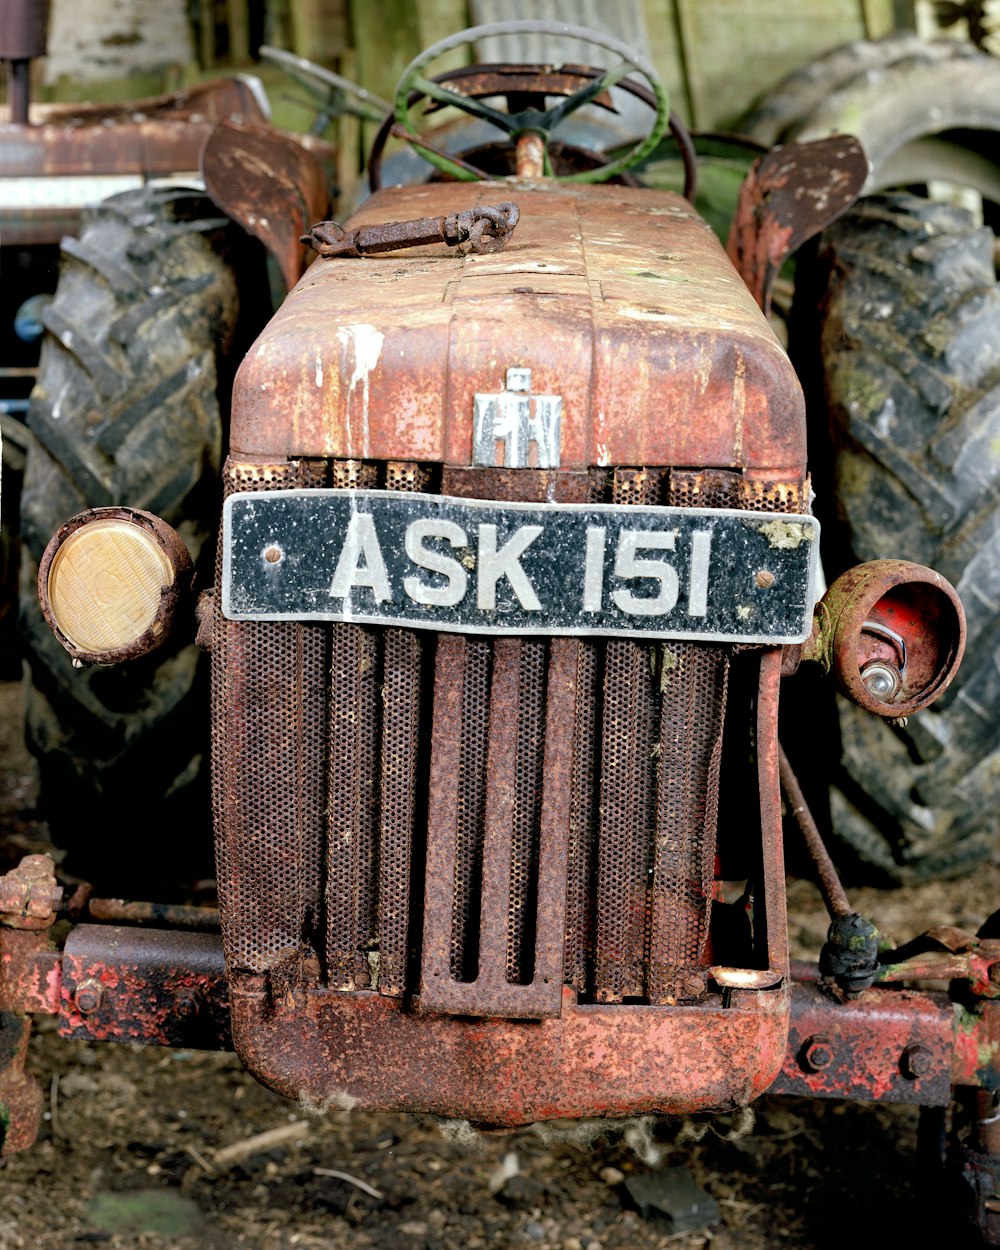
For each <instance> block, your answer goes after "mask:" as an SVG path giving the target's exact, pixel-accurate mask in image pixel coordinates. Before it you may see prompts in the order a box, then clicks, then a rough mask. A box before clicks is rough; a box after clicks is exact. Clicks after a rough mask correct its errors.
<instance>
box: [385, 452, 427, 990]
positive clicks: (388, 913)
mask: <svg viewBox="0 0 1000 1250" xmlns="http://www.w3.org/2000/svg"><path fill="white" fill-rule="evenodd" d="M428 476H429V475H428V473H427V471H426V469H424V468H423V467H422V466H420V465H415V464H410V463H406V462H402V463H400V462H391V463H389V464H388V465H386V481H385V484H386V488H387V489H388V490H403V491H416V490H422V489H423V487H424V486H425V485H426V482H427V478H428ZM383 648H384V651H383V669H382V748H381V768H380V778H381V791H380V795H379V812H380V821H379V866H378V951H379V962H378V989H379V993H381V994H386V995H389V996H398V995H401V994H403V993H404V991H405V989H406V968H407V959H408V955H409V934H410V896H411V886H412V883H411V874H412V870H413V832H414V821H415V816H416V813H415V810H414V809H415V803H416V795H417V787H418V784H419V769H420V755H421V742H420V683H421V666H422V661H423V650H424V642H423V640H422V639H421V638H420V636H419V635H418V634H416V633H414V632H412V631H411V630H406V629H387V630H386V631H385V635H384V641H383Z"/></svg>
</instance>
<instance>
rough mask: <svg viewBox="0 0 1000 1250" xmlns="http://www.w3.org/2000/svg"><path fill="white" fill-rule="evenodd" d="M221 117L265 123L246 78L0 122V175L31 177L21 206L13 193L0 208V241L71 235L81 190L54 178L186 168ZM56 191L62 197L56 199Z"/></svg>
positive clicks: (193, 165) (150, 174)
mask: <svg viewBox="0 0 1000 1250" xmlns="http://www.w3.org/2000/svg"><path fill="white" fill-rule="evenodd" d="M222 118H233V119H239V120H243V121H247V122H250V123H253V124H255V125H258V126H263V125H265V124H266V118H265V116H264V113H263V111H262V108H261V104H260V102H259V99H258V96H257V94H256V93H255V91H254V89H253V88H252V87H251V85H250V83H249V82H247V81H245V80H243V79H240V78H226V79H219V80H218V81H215V82H210V83H203V84H201V85H200V86H197V87H192V88H191V89H190V90H187V91H181V92H175V93H172V94H170V95H164V96H156V97H153V98H151V99H147V100H135V101H131V102H129V103H128V104H124V105H123V104H86V105H63V106H50V107H46V108H45V109H39V110H38V112H37V118H36V121H37V124H33V125H23V124H17V123H15V122H10V123H7V124H5V125H3V124H0V167H2V169H3V172H4V175H5V176H6V177H7V178H17V179H24V180H27V179H38V180H39V181H38V182H37V184H36V185H35V187H34V189H33V192H32V194H31V195H29V196H28V197H27V200H26V204H27V205H28V206H25V207H21V206H20V203H21V200H20V198H17V199H15V200H13V201H12V203H13V204H17V205H18V207H7V208H3V209H0V217H2V220H3V228H4V243H5V244H17V245H19V246H23V245H31V244H37V243H58V242H59V240H60V238H61V237H62V235H63V234H66V233H69V234H76V233H77V231H78V229H79V217H80V202H79V199H78V198H77V197H79V196H80V194H81V192H80V191H79V190H77V189H74V188H73V187H71V186H70V185H69V184H67V186H66V187H65V188H63V189H62V191H61V192H60V187H59V184H58V182H56V181H55V180H56V179H60V178H66V179H86V178H92V177H97V176H119V175H134V176H135V177H136V179H138V178H158V177H164V176H166V175H168V174H184V173H186V174H191V173H194V172H195V171H197V169H198V158H199V154H200V152H201V149H202V147H203V146H204V144H205V141H206V140H207V138H208V136H209V135H210V133H211V132H212V130H213V128H214V127H215V125H216V123H217V122H218V121H220V120H221V119H222ZM47 180H52V181H51V182H48V181H47ZM115 189H117V190H121V189H122V188H121V187H116V188H115ZM99 194H100V192H98V195H99ZM104 194H108V192H107V191H105V192H104ZM61 195H62V196H63V197H66V196H69V197H70V202H69V203H68V204H61V203H60V199H61ZM39 197H41V198H40V199H39ZM36 201H38V204H37V206H36V207H31V206H30V205H34V204H35V203H36Z"/></svg>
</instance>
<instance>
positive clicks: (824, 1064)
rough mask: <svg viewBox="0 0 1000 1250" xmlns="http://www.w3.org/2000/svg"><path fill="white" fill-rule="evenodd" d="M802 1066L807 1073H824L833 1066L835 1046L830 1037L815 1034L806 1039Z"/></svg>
mask: <svg viewBox="0 0 1000 1250" xmlns="http://www.w3.org/2000/svg"><path fill="white" fill-rule="evenodd" d="M801 1062H802V1066H803V1067H804V1068H805V1070H806V1071H807V1072H823V1071H825V1070H826V1069H827V1068H829V1067H831V1066H832V1064H833V1044H832V1043H831V1041H830V1039H829V1038H828V1037H824V1036H823V1035H822V1034H819V1033H817V1034H815V1035H814V1036H813V1037H809V1038H806V1041H805V1045H804V1046H803V1047H802V1060H801Z"/></svg>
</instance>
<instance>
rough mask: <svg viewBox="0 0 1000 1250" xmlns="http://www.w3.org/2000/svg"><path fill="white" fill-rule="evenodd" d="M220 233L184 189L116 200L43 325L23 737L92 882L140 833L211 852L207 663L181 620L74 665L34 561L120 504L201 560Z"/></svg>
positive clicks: (69, 269)
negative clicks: (152, 647) (71, 520)
mask: <svg viewBox="0 0 1000 1250" xmlns="http://www.w3.org/2000/svg"><path fill="white" fill-rule="evenodd" d="M227 229H228V223H227V222H226V221H225V220H224V219H220V218H219V215H218V212H217V210H215V209H214V208H213V206H212V205H211V204H210V202H209V201H208V200H207V199H205V198H204V197H202V196H199V195H197V194H195V193H191V192H182V191H177V190H167V189H158V190H150V189H146V190H142V191H137V192H128V193H126V194H124V195H120V196H116V197H113V198H112V199H111V200H108V201H106V202H105V203H104V204H102V205H101V206H100V207H99V208H97V209H95V210H94V211H93V212H92V214H91V215H90V217H89V220H88V221H87V222H86V224H85V226H84V229H83V231H82V234H81V236H80V238H79V239H69V240H66V241H64V245H63V258H62V267H61V271H60V278H59V285H58V289H57V291H56V294H55V298H54V300H53V302H52V304H51V305H50V306H49V308H48V309H47V310H46V313H45V315H44V324H45V330H46V334H45V339H44V343H43V347H42V354H41V360H40V364H39V373H38V382H37V385H36V387H35V390H34V391H33V393H32V396H31V403H30V411H29V416H28V427H29V430H30V432H31V436H32V437H31V442H30V445H29V449H28V453H27V457H26V465H25V473H24V485H23V490H22V496H21V512H20V529H21V540H22V544H23V554H22V576H21V592H20V609H21V610H20V628H21V632H22V643H23V647H24V652H25V656H26V678H25V698H26V735H27V740H28V745H29V746H30V748H31V750H32V751H33V752H34V754H35V755H36V757H37V759H38V764H39V769H40V773H41V806H42V809H43V811H42V814H44V815H45V816H46V817H47V818H48V819H49V820H50V822H51V824H52V828H53V836H54V840H55V841H56V842H57V844H59V845H63V846H66V847H67V848H68V849H69V850H70V852H71V854H72V853H73V852H75V851H76V850H77V849H78V848H79V847H80V845H81V840H82V839H85V840H86V843H87V846H86V851H87V853H86V855H82V854H81V856H80V859H81V861H82V862H81V867H82V869H83V870H84V871H85V872H88V873H93V872H94V870H95V866H96V865H97V864H98V863H100V864H101V865H102V866H106V865H109V864H115V863H118V864H120V863H121V860H122V857H124V858H125V860H126V861H127V862H131V863H132V864H134V863H135V862H136V860H137V859H139V860H141V859H143V858H145V856H146V854H148V853H149V852H148V848H149V847H150V846H151V845H152V843H151V842H150V839H151V838H154V839H155V838H163V837H166V838H169V842H168V845H170V846H171V847H172V848H175V847H176V846H177V843H178V838H179V837H180V838H181V839H182V840H183V838H185V837H186V836H187V835H188V834H189V833H190V832H192V831H194V830H195V829H196V830H197V831H198V834H199V835H200V837H201V838H202V839H203V841H204V845H205V846H206V847H210V844H211V838H210V824H209V816H208V811H209V808H208V803H207V800H206V797H205V791H206V788H207V787H206V779H205V771H206V770H205V767H204V761H205V760H206V759H207V731H208V701H207V695H206V691H205V689H204V673H203V664H202V660H201V656H200V653H199V652H198V651H197V650H196V648H195V647H194V646H193V642H192V640H193V630H191V629H185V628H183V626H182V627H181V628H180V629H178V630H177V631H176V633H177V637H176V638H174V639H171V640H169V641H168V642H167V643H165V644H164V645H163V646H162V647H161V648H160V649H159V650H157V651H155V652H153V653H152V654H150V655H148V656H145V657H143V658H142V659H140V660H138V661H136V662H134V663H131V664H127V665H119V666H116V667H111V668H101V667H98V666H92V667H88V668H83V669H74V668H73V666H72V662H71V660H70V658H69V656H68V655H67V654H66V653H65V652H64V651H63V650H62V648H61V647H60V646H59V645H58V644H57V643H56V641H55V638H54V637H53V635H52V634H51V632H50V631H49V629H48V627H47V626H46V625H45V622H44V620H43V618H42V615H41V611H40V609H39V607H38V600H37V595H36V586H35V582H36V578H37V571H38V562H39V559H40V557H41V554H42V552H43V550H44V548H45V545H46V543H47V542H48V540H49V538H50V537H51V535H52V534H53V533H54V531H55V530H56V529H57V528H58V526H59V525H60V524H61V523H62V522H63V521H65V520H66V519H67V518H68V517H70V516H71V515H73V514H74V513H77V512H79V511H81V510H82V509H84V508H87V507H94V506H103V505H110V504H129V505H132V506H134V507H139V508H145V509H148V510H149V511H151V512H155V513H156V514H158V515H159V516H161V517H163V519H164V520H166V521H169V522H170V524H171V525H173V526H174V527H175V528H176V529H177V530H178V531H179V532H180V534H181V536H182V537H183V538H184V540H185V542H186V543H187V546H188V548H189V549H190V551H191V554H192V556H193V557H194V559H195V562H196V566H200V567H201V568H206V567H207V566H208V564H209V563H210V557H211V553H210V551H209V550H208V547H209V546H211V544H210V543H209V542H208V540H209V538H210V536H211V534H212V531H213V527H214V524H215V520H216V514H217V511H218V493H219V492H218V474H219V464H220V455H221V447H222V439H223V424H224V419H225V413H224V412H222V411H220V406H219V400H218V398H217V395H218V394H219V393H224V392H222V391H221V389H220V373H219V362H220V359H221V358H222V357H223V355H224V352H225V348H226V345H227V343H228V342H229V341H230V339H231V337H232V334H233V330H234V326H235V322H236V314H237V305H238V299H237V291H236V285H235V282H234V279H233V275H232V272H231V270H230V266H229V264H228V263H227V260H226V258H225V256H224V255H222V254H220V252H221V251H224V248H225V239H226V231H227ZM203 584H207V579H206V580H205V581H203ZM137 846H140V847H143V848H144V850H143V852H141V853H140V854H139V855H138V856H137V855H136V852H135V848H136V847H137ZM161 863H162V860H161ZM98 871H100V869H98Z"/></svg>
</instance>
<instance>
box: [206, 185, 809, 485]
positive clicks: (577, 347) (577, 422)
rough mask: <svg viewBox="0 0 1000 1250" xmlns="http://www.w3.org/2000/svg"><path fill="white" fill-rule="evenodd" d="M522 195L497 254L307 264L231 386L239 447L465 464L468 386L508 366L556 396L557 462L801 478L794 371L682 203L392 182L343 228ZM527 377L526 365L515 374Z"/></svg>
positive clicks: (491, 390)
mask: <svg viewBox="0 0 1000 1250" xmlns="http://www.w3.org/2000/svg"><path fill="white" fill-rule="evenodd" d="M502 200H514V201H515V202H516V203H517V205H518V206H519V208H520V212H521V218H520V223H519V225H518V226H517V229H516V230H515V231H514V234H513V236H512V238H511V240H510V242H509V243H508V245H507V247H506V248H505V250H504V251H502V252H498V253H495V254H491V255H475V254H470V255H464V256H463V255H460V254H457V253H456V251H455V250H448V249H446V248H444V247H441V248H434V249H431V248H424V249H421V250H419V251H418V250H416V249H411V250H409V251H407V252H403V253H388V254H384V255H380V256H371V257H359V258H351V259H345V258H340V259H334V260H318V261H316V262H314V263H313V265H312V266H311V267H310V269H309V270H307V272H306V274H305V276H304V277H303V278H302V280H301V281H300V282H299V284H298V286H297V287H296V288H295V290H294V291H293V292H292V293H291V294H290V295H289V297H288V299H287V300H286V302H285V303H284V304H283V306H282V307H281V309H280V310H279V311H278V313H277V315H276V316H275V317H274V318H273V320H272V321H271V322H270V324H269V325H268V326H267V328H266V329H265V330H264V332H263V334H262V335H261V337H260V338H259V339H258V340H257V342H256V344H255V345H254V346H253V348H252V349H251V351H250V353H249V354H248V356H247V358H246V360H245V361H244V363H243V365H242V367H241V369H240V371H239V374H238V376H237V379H236V386H235V394H234V407H233V425H232V436H231V441H232V446H233V448H234V449H235V450H237V451H239V452H241V453H244V454H250V455H264V456H280V457H285V456H293V457H297V456H337V457H358V458H366V459H367V458H371V459H378V460H423V461H440V462H444V463H447V464H454V465H468V464H470V463H471V462H472V452H473V412H474V405H475V396H476V395H477V394H480V395H489V394H498V393H499V392H501V391H503V390H504V388H505V383H506V379H507V370H508V369H509V368H516V369H519V370H524V369H528V370H530V371H531V372H530V391H531V393H532V394H533V395H536V396H537V395H547V396H559V397H561V398H562V401H563V404H562V419H561V436H560V442H561V452H560V463H561V465H562V467H563V468H577V467H583V466H588V465H603V464H608V465H615V464H625V465H628V464H642V465H674V466H681V465H685V466H687V465H690V466H700V465H713V466H719V467H737V468H740V467H746V468H754V469H761V468H764V469H777V468H781V469H785V470H791V471H798V470H801V469H802V468H803V467H804V464H805V416H804V406H803V400H802V394H801V390H800V387H799V384H798V381H797V379H796V377H795V375H794V372H793V370H792V367H791V365H790V363H789V361H788V359H787V357H786V355H785V353H784V351H783V350H782V348H781V346H780V345H779V343H778V342H777V340H776V338H775V337H774V335H773V333H772V332H771V330H770V327H769V326H768V324H767V322H766V321H765V320H764V318H763V316H762V315H761V313H760V311H759V309H758V308H757V306H756V304H755V303H754V301H753V299H752V298H751V296H750V294H749V292H748V291H747V289H746V287H745V286H744V285H743V283H742V281H741V280H740V279H739V277H738V276H737V274H736V272H735V270H734V269H733V267H732V265H731V264H730V262H729V260H728V259H727V257H726V255H725V253H724V252H723V250H722V248H721V246H720V245H719V243H718V241H717V240H716V238H715V236H714V235H713V234H712V233H711V231H710V230H709V228H708V226H707V225H705V223H704V222H703V221H702V220H701V219H700V218H699V217H698V216H697V214H696V213H695V212H694V211H693V210H692V208H691V207H690V205H689V204H688V203H687V201H685V200H683V199H682V198H680V197H679V196H676V195H672V194H669V193H663V192H654V191H646V190H636V189H631V188H625V187H571V186H567V185H559V184H553V183H545V184H539V183H535V184H531V185H530V186H522V185H520V184H514V183H509V182H504V183H474V184H456V183H449V184H436V185H426V186H419V187H403V188H399V187H396V188H389V189H386V190H383V191H381V192H379V193H378V194H377V195H375V196H374V197H373V198H372V199H371V200H369V201H368V202H367V203H366V204H365V205H364V207H363V209H362V210H361V211H360V212H359V213H357V214H356V215H355V217H354V218H352V220H351V221H350V222H349V223H346V224H347V225H349V226H351V227H354V226H359V225H368V224H375V223H380V222H388V221H400V220H404V219H408V218H416V217H425V216H433V215H436V214H445V213H453V212H456V211H459V210H461V209H465V208H469V207H472V206H474V205H477V204H495V203H497V202H498V201H502ZM523 376H524V375H521V377H522V379H523Z"/></svg>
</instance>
